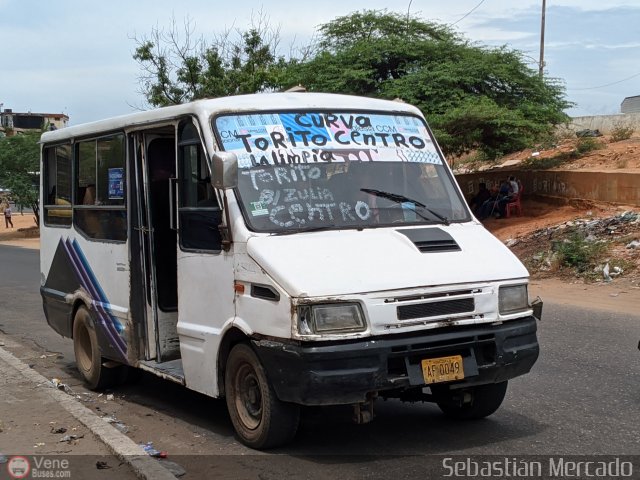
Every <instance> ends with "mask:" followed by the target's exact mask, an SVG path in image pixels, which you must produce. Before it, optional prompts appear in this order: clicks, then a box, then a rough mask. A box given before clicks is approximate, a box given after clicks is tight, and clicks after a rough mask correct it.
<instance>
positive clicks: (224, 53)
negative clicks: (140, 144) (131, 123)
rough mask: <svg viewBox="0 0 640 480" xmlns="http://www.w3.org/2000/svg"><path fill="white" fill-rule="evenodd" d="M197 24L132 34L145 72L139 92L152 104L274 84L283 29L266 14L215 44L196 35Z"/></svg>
mask: <svg viewBox="0 0 640 480" xmlns="http://www.w3.org/2000/svg"><path fill="white" fill-rule="evenodd" d="M194 30H195V26H194V23H193V22H191V21H189V20H185V22H184V25H183V28H182V29H180V28H178V26H177V24H176V21H175V20H173V21H172V24H171V27H170V28H169V29H163V28H154V29H153V30H152V32H151V34H150V35H148V36H145V37H141V38H134V41H135V42H136V43H137V47H136V49H135V52H134V55H133V58H134V59H135V60H136V61H137V62H138V64H139V65H140V67H141V69H142V71H143V74H142V75H141V76H140V77H139V82H140V87H141V92H142V93H143V94H144V95H145V97H146V99H147V101H148V102H149V104H151V105H153V106H166V105H176V104H180V103H184V102H188V101H191V100H197V99H200V98H207V97H220V96H226V95H237V94H243V93H255V92H259V91H264V90H268V89H270V88H272V87H273V86H274V82H273V76H274V75H275V73H276V71H277V69H276V66H277V65H281V64H283V62H284V59H283V58H282V57H280V58H278V57H277V56H276V50H277V47H278V43H279V32H278V30H276V29H273V28H271V27H270V26H269V23H268V20H267V19H265V17H264V15H262V14H259V16H258V18H257V19H252V25H251V27H250V28H249V29H248V30H246V31H243V30H240V29H230V30H227V31H225V32H224V33H222V34H221V35H216V36H214V38H213V41H212V42H211V43H207V42H206V41H205V39H204V38H203V37H198V38H195V37H194Z"/></svg>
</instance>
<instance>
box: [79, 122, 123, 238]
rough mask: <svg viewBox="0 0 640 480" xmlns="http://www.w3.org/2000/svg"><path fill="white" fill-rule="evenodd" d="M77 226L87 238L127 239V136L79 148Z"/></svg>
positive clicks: (86, 144) (82, 144) (92, 142)
mask: <svg viewBox="0 0 640 480" xmlns="http://www.w3.org/2000/svg"><path fill="white" fill-rule="evenodd" d="M76 165H77V169H76V171H77V172H76V179H75V183H76V197H75V199H76V200H75V205H74V216H73V218H74V224H75V226H76V228H77V229H78V230H80V231H81V232H82V233H83V234H84V235H85V236H86V237H87V238H89V239H92V240H111V241H120V242H124V241H126V239H127V210H126V203H125V191H126V185H125V178H126V175H125V173H126V172H125V149H124V135H122V134H116V135H109V136H106V137H101V138H98V139H94V140H83V141H81V142H78V144H77V145H76Z"/></svg>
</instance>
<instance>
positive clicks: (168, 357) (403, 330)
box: [41, 92, 542, 449]
mask: <svg viewBox="0 0 640 480" xmlns="http://www.w3.org/2000/svg"><path fill="white" fill-rule="evenodd" d="M41 144H42V165H41V172H42V175H41V212H42V228H41V294H42V299H43V304H44V311H45V315H46V319H47V322H48V323H49V325H50V326H51V327H52V328H53V329H55V331H57V332H58V333H60V334H61V335H63V336H65V337H70V338H72V339H73V345H74V351H75V356H76V363H77V366H78V369H79V371H80V373H81V374H82V376H83V377H84V379H85V380H86V382H87V383H88V384H89V386H90V387H92V388H94V389H102V388H105V387H107V386H110V385H113V384H114V383H116V382H117V381H118V380H120V379H122V378H123V374H124V373H126V371H127V370H128V369H131V368H138V369H142V370H145V371H148V372H152V373H154V374H157V375H159V376H162V377H164V378H166V379H168V380H171V381H175V382H178V383H180V384H183V385H184V386H186V387H187V388H190V389H192V390H195V391H198V392H202V393H204V394H206V395H210V396H212V397H224V398H225V399H226V403H227V406H228V410H229V415H230V417H231V420H232V422H233V425H234V427H235V430H236V432H237V435H238V437H239V439H240V440H241V441H242V442H243V443H245V444H246V445H249V446H251V447H253V448H261V449H262V448H269V447H275V446H278V445H282V444H284V443H286V442H288V441H290V440H291V439H292V438H293V436H294V435H295V432H296V429H297V427H298V423H299V418H300V409H301V407H302V406H309V405H352V406H353V412H354V419H355V420H356V421H358V422H367V421H369V420H371V418H372V414H373V405H374V402H375V400H376V398H378V397H382V398H400V399H402V400H408V401H416V400H421V401H431V402H435V403H436V404H437V405H438V406H439V407H440V409H441V410H442V411H443V412H444V413H445V414H446V415H448V416H450V417H454V418H469V419H471V418H481V417H485V416H487V415H490V414H492V413H493V412H494V411H496V410H497V409H498V407H499V406H500V404H501V403H502V400H503V398H504V395H505V391H506V389H507V382H508V381H509V380H510V379H512V378H514V377H517V376H519V375H523V374H525V373H527V372H528V371H529V370H530V369H531V368H532V366H533V365H534V363H535V361H536V359H537V357H538V350H539V347H538V341H537V335H536V323H537V320H538V318H539V317H540V312H541V308H542V303H541V302H539V301H536V302H533V303H530V301H529V296H528V292H527V285H528V272H527V270H526V269H525V267H524V266H523V265H522V264H521V263H520V262H519V261H518V259H517V258H516V257H515V256H514V255H513V254H512V253H511V252H510V251H509V250H508V249H507V248H506V247H505V246H504V245H503V244H502V243H501V242H499V241H498V240H497V239H496V238H495V237H494V236H493V235H491V233H489V232H488V231H487V230H486V229H485V228H484V227H483V226H482V224H481V223H480V222H479V221H477V220H476V219H475V218H474V217H473V216H472V214H471V213H470V211H469V208H468V207H467V205H466V203H465V200H464V197H463V195H462V193H461V191H460V189H459V187H458V186H457V184H456V182H455V180H454V177H453V175H452V172H451V170H450V169H449V167H448V165H447V163H446V161H445V158H444V156H443V154H442V152H441V151H440V149H439V147H438V145H437V143H436V141H435V139H434V138H433V135H432V133H431V131H430V129H429V127H428V126H427V123H426V121H425V118H424V116H423V115H422V113H421V112H420V111H419V110H418V109H417V108H415V107H413V106H411V105H408V104H406V103H403V102H399V101H386V100H376V99H371V98H361V97H355V96H346V95H333V94H320V93H304V92H302V93H286V92H285V93H268V94H256V95H246V96H233V97H226V98H218V99H209V100H198V101H194V102H191V103H187V104H183V105H177V106H171V107H165V108H160V109H157V110H152V111H147V112H137V113H132V114H129V115H124V116H121V117H116V118H112V119H108V120H103V121H98V122H94V123H89V124H84V125H78V126H72V127H68V128H63V129H59V130H55V131H51V132H46V133H44V134H43V135H42V139H41Z"/></svg>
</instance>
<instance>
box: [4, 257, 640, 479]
mask: <svg viewBox="0 0 640 480" xmlns="http://www.w3.org/2000/svg"><path fill="white" fill-rule="evenodd" d="M0 265H2V271H1V272H2V273H1V274H0V312H2V313H1V316H0V330H2V331H3V332H5V333H7V334H9V335H12V336H13V337H14V338H15V339H16V340H18V341H21V342H23V343H25V344H26V345H29V346H30V347H33V348H34V349H36V350H37V349H42V348H44V349H46V350H48V351H50V352H59V354H60V355H58V357H57V358H56V359H55V361H53V362H49V363H47V362H46V360H43V361H37V359H36V361H34V363H35V365H36V369H38V370H39V371H42V372H43V374H45V375H49V376H51V375H54V374H57V375H66V377H64V378H66V381H68V382H69V383H71V384H73V386H74V388H76V389H81V386H80V381H79V380H78V378H77V373H76V372H75V371H74V368H73V354H72V349H71V342H70V341H69V340H66V339H61V338H60V337H59V336H58V335H56V334H55V333H53V331H52V330H50V329H49V328H48V326H47V325H46V323H45V321H44V317H43V314H42V308H41V304H40V297H39V294H38V284H39V282H38V275H39V273H38V271H39V270H38V255H37V251H34V250H26V249H20V248H13V247H5V246H0ZM543 316H544V319H543V321H542V322H541V323H540V325H539V328H540V332H539V333H540V335H539V338H540V343H541V356H540V359H539V361H538V363H537V364H536V366H535V367H534V370H533V371H532V372H531V373H530V374H529V375H526V376H524V377H521V378H518V379H515V380H514V381H512V382H511V385H510V388H509V391H508V393H507V398H506V399H505V402H504V404H503V406H502V408H501V409H500V410H499V411H498V412H497V413H496V414H495V415H493V416H492V417H490V418H489V419H486V420H483V421H479V422H474V423H456V422H451V421H448V420H445V419H444V418H443V417H442V416H441V415H440V414H439V411H438V409H437V408H436V407H434V406H432V405H430V404H402V403H400V402H397V401H389V402H383V401H380V402H379V403H378V404H377V406H376V409H377V417H376V419H375V421H374V422H373V423H371V424H369V425H353V424H351V423H350V422H349V416H350V411H349V410H347V409H345V408H323V409H320V408H318V409H309V410H307V411H305V413H304V416H303V423H302V426H301V429H300V432H299V435H298V437H297V439H296V441H295V442H294V444H293V445H292V446H290V447H287V448H285V449H281V450H278V452H277V453H279V454H280V455H278V456H277V457H273V456H272V455H260V456H251V457H250V458H251V459H252V460H251V462H249V461H248V459H247V457H240V456H235V457H224V458H225V459H226V460H225V463H224V466H221V465H220V460H216V458H217V457H199V459H200V460H199V462H197V461H194V460H193V458H194V457H190V458H189V459H187V458H186V457H185V458H183V459H182V461H183V462H184V463H187V464H188V465H189V468H191V469H192V473H194V474H195V473H196V472H198V471H200V470H199V469H202V470H201V472H200V473H204V472H205V471H209V470H210V469H211V468H217V471H218V472H220V473H223V472H226V473H227V474H228V475H229V476H233V475H236V474H240V473H242V474H245V473H247V472H254V473H255V472H257V471H260V472H261V476H262V478H288V477H291V478H295V477H296V475H297V474H299V473H300V471H301V470H300V469H304V471H305V472H306V471H309V472H311V471H312V472H315V473H318V475H319V476H318V477H317V478H322V477H329V476H334V475H336V474H339V476H340V478H347V477H348V476H352V477H354V478H355V477H368V478H378V475H379V476H380V477H383V476H386V477H389V476H396V477H398V478H401V477H405V478H418V477H420V478H424V471H423V470H421V469H422V468H423V465H422V464H421V459H420V457H413V455H424V454H441V455H442V454H446V455H450V454H460V455H481V454H498V455H509V456H512V455H525V454H541V455H546V454H549V455H558V454H575V455H579V454H589V455H591V454H611V455H623V454H629V455H630V454H639V453H640V436H639V435H638V419H639V418H640V416H639V413H638V412H639V411H640V352H639V351H638V350H637V345H638V340H639V339H640V313H639V314H637V315H620V314H617V313H615V312H603V311H596V310H594V311H589V310H588V309H585V308H580V307H566V306H560V305H553V304H548V303H547V304H545V311H544V315H543ZM114 393H115V395H116V401H113V402H111V403H110V404H108V405H107V406H105V405H103V404H101V407H102V410H100V411H101V412H108V413H110V414H113V415H116V416H117V417H118V419H119V420H120V421H122V422H123V423H124V424H126V425H130V426H132V427H131V429H130V432H129V435H130V436H131V437H132V438H133V439H134V440H135V441H139V442H142V441H145V442H146V441H149V440H153V441H154V442H155V443H154V444H155V445H158V447H159V448H162V449H166V450H168V451H169V452H170V454H171V455H174V456H173V458H174V459H177V461H180V459H181V458H182V457H180V455H183V454H204V453H214V454H224V455H236V454H241V455H247V454H248V453H251V452H250V451H249V450H247V449H246V448H244V447H243V446H241V445H239V444H238V443H237V441H235V439H234V437H233V432H232V429H231V426H230V422H229V419H228V417H227V415H226V411H225V407H224V403H223V402H221V401H219V400H212V399H209V398H207V397H204V396H202V395H199V394H196V393H193V392H190V391H188V390H186V389H184V388H182V387H180V386H178V385H175V384H172V383H170V382H167V381H163V380H160V379H157V378H155V377H152V376H149V375H142V376H141V378H140V379H139V381H138V383H135V384H131V385H126V386H123V387H121V388H119V389H117V390H116V391H115V392H114ZM94 395H95V394H94ZM325 454H326V455H327V456H320V457H318V456H317V455H325ZM334 455H361V456H362V457H358V458H351V457H344V456H342V457H337V459H336V457H334ZM207 462H208V463H207ZM216 462H218V463H216ZM283 464H286V465H283ZM212 465H213V467H212ZM216 465H217V466H216ZM189 468H188V469H189ZM207 469H209V470H207ZM419 472H421V473H420V474H419V475H418V473H419ZM241 476H244V475H241ZM312 478H316V476H313V477H312Z"/></svg>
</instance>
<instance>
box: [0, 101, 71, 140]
mask: <svg viewBox="0 0 640 480" xmlns="http://www.w3.org/2000/svg"><path fill="white" fill-rule="evenodd" d="M68 123H69V117H68V116H67V115H65V114H64V113H31V112H27V113H18V112H14V111H13V110H12V109H10V108H6V109H4V110H2V111H0V131H2V132H4V133H5V134H6V135H8V136H9V135H15V134H17V133H21V132H25V131H29V130H41V129H42V128H44V127H46V128H48V129H50V130H56V129H58V128H64V127H66V126H67V125H68Z"/></svg>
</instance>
